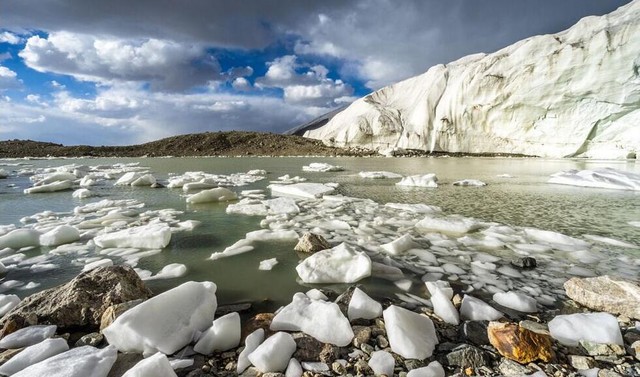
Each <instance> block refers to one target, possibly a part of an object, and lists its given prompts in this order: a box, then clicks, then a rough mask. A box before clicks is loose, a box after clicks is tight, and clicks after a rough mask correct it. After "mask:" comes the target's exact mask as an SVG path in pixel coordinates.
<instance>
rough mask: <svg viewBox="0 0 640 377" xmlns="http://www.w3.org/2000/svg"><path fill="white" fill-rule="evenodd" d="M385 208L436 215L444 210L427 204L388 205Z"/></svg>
mask: <svg viewBox="0 0 640 377" xmlns="http://www.w3.org/2000/svg"><path fill="white" fill-rule="evenodd" d="M384 206H385V207H389V208H393V209H398V210H400V211H407V212H413V213H434V212H442V208H440V207H437V206H430V205H427V204H422V203H418V204H407V203H387V204H385V205H384Z"/></svg>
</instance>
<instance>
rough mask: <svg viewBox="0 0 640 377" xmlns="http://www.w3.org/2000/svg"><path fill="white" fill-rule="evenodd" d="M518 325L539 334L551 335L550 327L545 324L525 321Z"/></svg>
mask: <svg viewBox="0 0 640 377" xmlns="http://www.w3.org/2000/svg"><path fill="white" fill-rule="evenodd" d="M518 324H519V325H520V327H524V328H525V329H527V330H529V331H533V332H537V333H538V334H544V335H551V333H550V332H549V326H547V325H546V324H544V323H538V322H533V321H529V320H524V321H520V323H518Z"/></svg>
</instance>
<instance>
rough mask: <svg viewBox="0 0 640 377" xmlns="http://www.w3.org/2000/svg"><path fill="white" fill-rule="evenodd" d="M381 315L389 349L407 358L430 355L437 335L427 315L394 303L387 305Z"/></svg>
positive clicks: (420, 357) (436, 341)
mask: <svg viewBox="0 0 640 377" xmlns="http://www.w3.org/2000/svg"><path fill="white" fill-rule="evenodd" d="M383 317H384V322H385V326H386V329H387V336H388V338H389V344H390V345H391V351H393V352H395V353H397V354H398V355H400V356H402V357H404V358H407V359H419V360H424V359H426V358H428V357H431V354H432V353H433V350H434V349H435V347H436V345H437V344H438V337H437V336H436V330H435V327H434V326H433V322H431V320H430V319H429V318H428V317H426V316H422V315H420V314H417V313H414V312H411V311H409V310H407V309H403V308H400V307H398V306H395V305H391V306H389V307H388V308H387V309H386V310H385V311H384V312H383Z"/></svg>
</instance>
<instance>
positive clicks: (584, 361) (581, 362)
mask: <svg viewBox="0 0 640 377" xmlns="http://www.w3.org/2000/svg"><path fill="white" fill-rule="evenodd" d="M567 358H568V359H569V364H570V365H571V366H572V367H574V368H576V369H577V370H586V369H591V368H595V367H596V366H597V365H598V363H596V361H595V360H594V359H593V357H589V356H582V355H569V356H568V357H567Z"/></svg>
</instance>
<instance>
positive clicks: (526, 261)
mask: <svg viewBox="0 0 640 377" xmlns="http://www.w3.org/2000/svg"><path fill="white" fill-rule="evenodd" d="M511 264H512V265H514V266H516V267H519V268H522V269H523V270H530V269H533V268H536V267H537V265H538V262H536V259H535V258H533V257H521V258H515V259H513V260H511Z"/></svg>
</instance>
